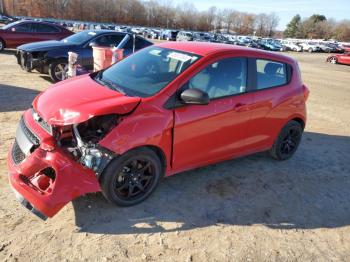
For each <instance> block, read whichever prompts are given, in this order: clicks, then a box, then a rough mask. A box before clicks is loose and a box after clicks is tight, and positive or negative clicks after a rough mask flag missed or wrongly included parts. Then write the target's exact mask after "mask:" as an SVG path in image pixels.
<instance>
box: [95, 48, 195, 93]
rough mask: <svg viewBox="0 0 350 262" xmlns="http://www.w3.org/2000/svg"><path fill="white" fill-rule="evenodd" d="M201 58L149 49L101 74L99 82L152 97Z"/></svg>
mask: <svg viewBox="0 0 350 262" xmlns="http://www.w3.org/2000/svg"><path fill="white" fill-rule="evenodd" d="M198 59H199V56H198V55H194V54H190V53H184V52H181V51H176V50H170V49H164V48H160V47H148V48H145V49H142V50H140V51H138V52H137V53H135V54H133V55H131V56H129V57H127V58H126V59H124V60H122V61H120V62H118V63H117V64H115V65H114V66H112V67H110V68H108V69H106V70H105V71H100V73H99V74H97V75H96V76H95V78H94V79H95V80H96V81H97V82H99V83H100V84H102V85H105V86H108V87H109V88H111V89H114V90H116V91H118V92H121V93H124V94H126V95H128V96H139V97H148V96H152V95H154V94H156V93H158V92H159V91H160V90H162V89H163V88H164V87H165V86H166V85H168V84H169V83H170V82H171V81H173V80H174V79H175V78H176V77H177V76H178V75H180V74H181V73H182V72H184V71H185V70H186V69H187V68H188V67H189V66H190V65H192V64H193V63H194V62H195V61H197V60H198Z"/></svg>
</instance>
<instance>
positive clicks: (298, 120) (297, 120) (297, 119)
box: [288, 117, 305, 130]
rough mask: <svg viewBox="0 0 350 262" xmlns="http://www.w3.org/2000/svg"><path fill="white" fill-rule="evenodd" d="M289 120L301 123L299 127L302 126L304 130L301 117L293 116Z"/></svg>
mask: <svg viewBox="0 0 350 262" xmlns="http://www.w3.org/2000/svg"><path fill="white" fill-rule="evenodd" d="M289 121H296V122H298V123H299V124H300V125H301V127H302V128H303V130H304V128H305V121H304V120H303V119H302V118H301V117H294V118H292V119H290V120H289ZM289 121H288V122H289Z"/></svg>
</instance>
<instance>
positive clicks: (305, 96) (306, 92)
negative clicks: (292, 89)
mask: <svg viewBox="0 0 350 262" xmlns="http://www.w3.org/2000/svg"><path fill="white" fill-rule="evenodd" d="M302 88H303V94H304V100H305V102H306V100H307V99H308V97H309V94H310V90H309V88H307V86H306V85H303V87H302Z"/></svg>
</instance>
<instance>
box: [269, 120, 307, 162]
mask: <svg viewBox="0 0 350 262" xmlns="http://www.w3.org/2000/svg"><path fill="white" fill-rule="evenodd" d="M302 134H303V127H302V126H301V125H300V123H298V122H297V121H294V120H292V121H290V122H288V123H287V124H286V125H285V126H284V127H283V128H282V130H281V132H280V134H279V135H278V137H277V139H276V141H275V143H274V144H273V146H272V148H271V149H270V155H271V156H272V157H273V158H274V159H277V160H287V159H289V158H290V157H291V156H292V155H293V154H294V153H295V151H296V150H297V148H298V146H299V144H300V140H301V137H302Z"/></svg>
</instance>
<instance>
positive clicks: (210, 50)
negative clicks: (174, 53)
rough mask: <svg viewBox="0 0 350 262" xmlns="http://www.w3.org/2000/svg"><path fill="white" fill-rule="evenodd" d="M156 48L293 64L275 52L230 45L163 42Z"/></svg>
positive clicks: (289, 58)
mask: <svg viewBox="0 0 350 262" xmlns="http://www.w3.org/2000/svg"><path fill="white" fill-rule="evenodd" d="M157 46H159V47H163V48H169V49H175V50H178V51H183V52H187V53H192V54H197V55H200V56H208V55H219V54H221V53H227V52H232V53H240V54H242V55H247V54H249V55H251V56H256V57H257V58H259V56H264V57H269V58H270V59H276V60H281V61H285V62H289V63H294V62H295V60H294V59H293V58H292V57H289V56H286V55H282V54H280V53H276V52H269V51H264V50H260V49H254V48H250V47H243V46H236V45H230V44H219V43H208V42H191V41H188V42H187V41H183V42H164V43H161V44H158V45H157Z"/></svg>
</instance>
